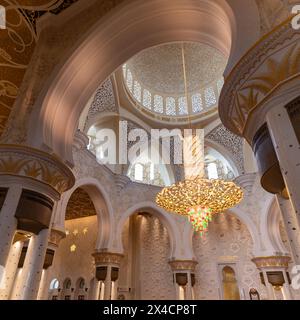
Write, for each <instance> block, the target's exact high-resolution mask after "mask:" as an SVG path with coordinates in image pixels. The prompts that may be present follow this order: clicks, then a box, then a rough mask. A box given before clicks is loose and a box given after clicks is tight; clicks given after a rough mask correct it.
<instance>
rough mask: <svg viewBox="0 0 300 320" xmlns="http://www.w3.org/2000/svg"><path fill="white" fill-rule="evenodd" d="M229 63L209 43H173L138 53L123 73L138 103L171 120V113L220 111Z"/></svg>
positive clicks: (140, 106)
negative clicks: (224, 73)
mask: <svg viewBox="0 0 300 320" xmlns="http://www.w3.org/2000/svg"><path fill="white" fill-rule="evenodd" d="M184 61H185V62H184ZM226 63H227V59H226V57H225V56H223V55H222V54H221V53H220V52H219V51H218V50H216V49H214V48H212V47H210V46H208V45H205V44H201V43H171V44H165V45H161V46H158V47H153V48H150V49H147V50H144V51H142V52H141V53H139V54H137V55H136V56H134V57H133V58H132V59H131V60H129V61H128V62H127V63H126V64H124V65H123V76H124V82H125V84H126V87H127V89H128V91H129V93H130V95H131V96H132V98H133V99H134V100H135V106H136V107H138V108H139V109H140V110H141V111H143V112H144V113H146V114H147V113H148V114H149V111H151V113H152V114H154V115H155V117H156V118H158V117H159V118H162V117H164V120H166V121H168V119H169V118H170V117H171V116H172V117H177V119H181V118H182V119H183V118H187V117H188V116H190V115H192V116H194V117H196V116H197V115H198V114H200V113H201V114H202V115H203V114H205V113H210V114H211V113H212V112H213V111H216V109H217V104H218V98H219V94H220V91H221V88H222V86H223V72H224V70H225V67H226ZM184 66H185V71H186V84H187V91H188V92H187V96H188V99H186V94H185V80H184V79H185V77H184ZM183 120H184V119H183Z"/></svg>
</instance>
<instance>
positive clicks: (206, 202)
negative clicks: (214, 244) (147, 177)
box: [156, 45, 243, 235]
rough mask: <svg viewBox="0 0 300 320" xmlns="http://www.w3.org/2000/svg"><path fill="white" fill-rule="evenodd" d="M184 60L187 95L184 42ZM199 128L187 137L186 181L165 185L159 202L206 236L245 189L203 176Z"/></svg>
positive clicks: (159, 194)
mask: <svg viewBox="0 0 300 320" xmlns="http://www.w3.org/2000/svg"><path fill="white" fill-rule="evenodd" d="M182 61H183V63H182V64H183V74H184V83H185V90H186V96H187V85H186V70H185V57H184V47H183V45H182ZM196 131H197V133H196V135H195V133H192V134H191V135H190V136H188V137H185V138H184V140H185V141H184V150H183V153H184V169H185V180H184V181H180V182H178V183H176V184H173V185H172V186H170V187H166V188H164V189H163V190H162V191H161V192H160V193H158V195H157V196H156V203H157V205H158V206H160V207H161V208H163V209H165V210H166V211H168V212H171V213H175V214H179V215H183V216H186V217H187V218H188V220H189V222H190V223H191V224H192V226H193V228H194V229H195V231H197V232H199V233H200V234H201V235H203V234H204V233H205V232H206V231H207V228H208V224H209V222H210V221H211V220H212V217H213V215H214V214H217V213H221V212H224V211H225V210H227V209H230V208H232V207H234V206H235V205H237V204H238V203H240V202H241V201H242V199H243V191H242V189H241V188H240V187H238V186H237V185H236V184H235V183H234V182H232V181H224V180H219V179H205V178H203V177H204V132H203V130H202V131H200V130H196Z"/></svg>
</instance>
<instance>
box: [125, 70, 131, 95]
mask: <svg viewBox="0 0 300 320" xmlns="http://www.w3.org/2000/svg"><path fill="white" fill-rule="evenodd" d="M126 84H127V87H128V89H129V91H130V92H132V87H133V79H132V73H131V71H130V70H129V69H127V78H126Z"/></svg>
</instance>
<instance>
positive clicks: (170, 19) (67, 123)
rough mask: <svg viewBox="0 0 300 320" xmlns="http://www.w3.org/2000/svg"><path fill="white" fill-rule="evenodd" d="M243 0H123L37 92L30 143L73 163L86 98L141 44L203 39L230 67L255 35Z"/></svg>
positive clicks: (255, 18)
mask: <svg viewBox="0 0 300 320" xmlns="http://www.w3.org/2000/svg"><path fill="white" fill-rule="evenodd" d="M245 1H246V0H245ZM245 1H244V2H243V6H241V5H240V4H237V3H235V4H232V3H230V4H229V3H227V1H221V0H219V1H213V2H212V1H204V0H203V1H193V2H191V1H188V0H184V1H182V0H174V1H167V0H163V1H161V0H160V1H158V0H155V1H128V2H126V3H124V4H123V5H120V6H118V7H117V8H115V10H114V11H113V12H112V13H111V14H110V16H109V19H100V21H98V22H97V23H96V24H95V25H93V26H92V27H91V28H90V29H89V31H88V32H86V33H85V34H84V37H83V36H82V38H81V41H79V44H78V43H77V47H76V48H75V49H73V51H72V52H68V54H66V55H65V61H66V62H65V63H63V64H61V65H59V66H57V68H56V70H55V71H54V72H53V74H52V75H51V77H50V78H49V81H48V83H47V85H45V86H44V88H43V90H40V92H41V93H40V96H39V98H38V99H37V101H36V104H35V107H34V108H33V109H34V112H33V114H32V116H31V119H30V125H29V126H28V137H29V144H30V145H32V146H34V147H43V146H47V147H48V148H50V150H52V151H53V152H54V153H55V154H57V155H59V156H60V157H61V158H62V159H64V160H65V161H68V162H69V163H72V141H73V137H74V133H75V131H76V127H77V124H78V119H79V117H80V114H81V112H82V110H83V109H84V106H85V105H86V103H87V101H88V100H89V99H90V97H91V96H92V94H93V93H94V92H95V91H96V89H97V87H98V86H99V84H101V83H102V82H103V81H104V80H105V79H106V78H107V77H108V76H109V75H110V74H111V73H112V72H114V71H115V70H116V69H117V68H118V67H119V66H120V65H121V64H123V63H124V62H126V61H127V60H128V59H129V58H131V57H132V56H133V55H135V54H136V53H138V52H140V51H142V50H144V49H146V48H149V47H152V46H155V45H159V44H163V43H168V42H174V41H194V42H202V43H205V44H209V45H211V46H212V47H214V48H216V49H218V50H219V51H220V52H222V53H224V54H225V55H226V56H230V62H229V65H228V68H229V69H230V68H231V67H232V65H233V64H234V62H235V61H236V60H237V59H238V58H239V57H240V56H241V53H242V52H244V51H245V50H246V49H247V48H249V47H250V45H251V44H252V43H254V42H255V40H256V39H257V38H258V36H259V15H258V12H257V7H256V5H255V3H254V2H253V1H250V0H247V3H245ZM245 8H246V10H245ZM250 11H251V14H249V12H250ZM74 12H75V11H74ZM76 14H78V11H77V12H76ZM79 14H80V13H79ZM74 15H75V13H74ZM129 21H130V22H131V23H128V22H129ZM249 25H251V28H249ZM149 30H150V32H149ZM240 30H241V32H238V31H240ZM72 32H73V31H72ZM111 34H114V35H115V36H114V37H111ZM132 39H134V41H132ZM125 43H126V45H124V44H125ZM128 44H129V45H128ZM231 48H232V50H231ZM112 53H113V54H112ZM86 57H89V58H88V59H86ZM62 92H63V94H61V93H62ZM36 124H38V125H37V126H36Z"/></svg>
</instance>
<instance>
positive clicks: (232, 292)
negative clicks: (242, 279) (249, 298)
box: [222, 266, 240, 300]
mask: <svg viewBox="0 0 300 320" xmlns="http://www.w3.org/2000/svg"><path fill="white" fill-rule="evenodd" d="M222 276H223V298H224V300H240V293H239V287H238V283H237V280H236V276H235V272H234V270H233V269H232V268H231V267H229V266H226V267H224V268H223V270H222Z"/></svg>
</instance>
